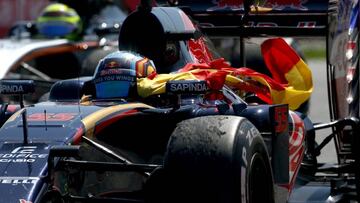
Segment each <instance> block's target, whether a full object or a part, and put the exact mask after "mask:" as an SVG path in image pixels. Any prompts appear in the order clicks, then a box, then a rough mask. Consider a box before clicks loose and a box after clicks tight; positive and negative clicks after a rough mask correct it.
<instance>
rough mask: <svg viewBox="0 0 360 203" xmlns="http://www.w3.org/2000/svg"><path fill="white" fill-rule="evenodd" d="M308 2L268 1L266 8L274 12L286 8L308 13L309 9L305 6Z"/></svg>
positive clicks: (291, 0)
mask: <svg viewBox="0 0 360 203" xmlns="http://www.w3.org/2000/svg"><path fill="white" fill-rule="evenodd" d="M306 2H307V0H267V1H266V2H265V3H264V7H267V8H272V9H274V10H284V9H286V8H291V9H296V10H302V11H307V10H308V8H306V7H304V6H303V5H304V4H305V3H306Z"/></svg>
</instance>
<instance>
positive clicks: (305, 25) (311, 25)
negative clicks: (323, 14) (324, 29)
mask: <svg viewBox="0 0 360 203" xmlns="http://www.w3.org/2000/svg"><path fill="white" fill-rule="evenodd" d="M297 27H299V28H314V27H316V22H315V21H308V22H307V21H305V22H302V21H301V22H299V23H298V25H297Z"/></svg>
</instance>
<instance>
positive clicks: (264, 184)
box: [163, 116, 274, 203]
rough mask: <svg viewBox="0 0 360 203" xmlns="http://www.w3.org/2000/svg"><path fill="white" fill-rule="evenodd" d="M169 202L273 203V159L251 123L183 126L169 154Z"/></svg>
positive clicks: (221, 120) (231, 119)
mask: <svg viewBox="0 0 360 203" xmlns="http://www.w3.org/2000/svg"><path fill="white" fill-rule="evenodd" d="M164 171H165V174H166V176H167V177H166V178H165V180H166V185H167V187H166V189H165V190H167V191H166V193H165V194H168V196H167V197H166V201H163V202H212V203H215V202H216V203H235V202H236V203H240V202H242V203H245V202H246V203H247V202H250V203H257V202H259V203H260V202H267V203H271V202H274V189H273V178H272V172H271V167H270V162H269V156H268V153H267V150H266V147H265V144H264V141H263V138H262V137H261V135H260V133H259V131H258V130H257V129H256V128H255V126H254V125H253V124H251V123H250V122H249V121H248V120H247V119H246V118H242V117H236V116H205V117H199V118H194V119H189V120H185V121H182V122H181V123H179V124H178V126H177V127H176V129H175V130H174V132H173V133H172V135H171V137H170V139H169V142H168V146H167V152H166V154H165V160H164Z"/></svg>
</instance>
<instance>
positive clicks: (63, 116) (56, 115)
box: [28, 113, 77, 122]
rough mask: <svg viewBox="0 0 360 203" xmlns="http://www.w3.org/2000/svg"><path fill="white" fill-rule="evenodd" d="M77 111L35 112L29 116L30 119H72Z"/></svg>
mask: <svg viewBox="0 0 360 203" xmlns="http://www.w3.org/2000/svg"><path fill="white" fill-rule="evenodd" d="M76 115H77V113H46V114H45V113H34V114H30V115H29V116H28V121H45V120H46V121H49V122H55V121H70V120H72V119H73V118H74V117H75V116H76Z"/></svg>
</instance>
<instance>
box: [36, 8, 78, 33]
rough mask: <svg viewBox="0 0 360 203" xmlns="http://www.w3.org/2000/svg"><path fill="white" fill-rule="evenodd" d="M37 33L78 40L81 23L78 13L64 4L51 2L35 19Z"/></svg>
mask: <svg viewBox="0 0 360 203" xmlns="http://www.w3.org/2000/svg"><path fill="white" fill-rule="evenodd" d="M36 27H37V31H38V34H39V35H40V36H41V37H45V38H50V39H52V38H64V39H69V40H80V39H81V38H82V30H83V25H82V21H81V18H80V16H79V15H78V13H77V12H76V11H75V10H74V9H72V8H70V7H68V6H67V5H65V4H61V3H53V4H50V5H48V6H47V7H45V9H44V10H43V11H42V13H41V15H40V16H39V17H38V18H37V20H36Z"/></svg>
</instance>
